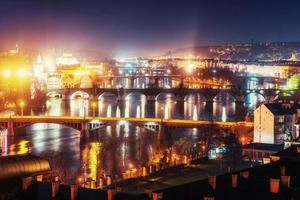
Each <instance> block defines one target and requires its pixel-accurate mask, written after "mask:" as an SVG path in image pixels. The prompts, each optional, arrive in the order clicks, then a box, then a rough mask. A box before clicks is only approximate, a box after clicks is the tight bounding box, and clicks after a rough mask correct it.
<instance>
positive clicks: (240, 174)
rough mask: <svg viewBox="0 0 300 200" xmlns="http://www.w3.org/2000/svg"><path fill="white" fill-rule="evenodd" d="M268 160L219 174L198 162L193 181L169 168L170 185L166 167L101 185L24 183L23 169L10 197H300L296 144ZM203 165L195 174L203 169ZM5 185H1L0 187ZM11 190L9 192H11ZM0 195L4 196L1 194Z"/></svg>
mask: <svg viewBox="0 0 300 200" xmlns="http://www.w3.org/2000/svg"><path fill="white" fill-rule="evenodd" d="M270 160H271V162H270V163H268V164H265V165H261V166H257V167H252V168H245V169H243V170H239V171H234V172H231V173H225V174H221V175H214V174H209V173H207V169H208V168H206V169H205V168H201V166H202V165H204V164H202V163H201V162H200V163H198V164H197V166H198V167H200V168H201V170H202V172H203V175H204V176H205V177H204V176H203V178H196V179H193V181H186V179H187V178H186V177H187V173H185V172H184V170H185V169H186V167H184V166H181V167H179V168H174V169H171V170H174V173H173V174H172V176H173V178H175V179H173V181H174V180H176V181H175V182H176V183H175V184H171V182H169V184H168V181H164V180H166V179H168V178H170V172H169V171H170V169H163V170H161V171H157V172H155V173H154V174H153V175H150V176H148V177H143V178H139V179H128V180H125V181H123V182H121V183H113V184H111V185H110V186H108V187H106V188H105V189H91V188H82V187H79V186H77V185H63V184H60V183H59V181H58V180H55V179H54V180H45V179H43V177H42V178H35V179H30V181H27V182H26V181H25V182H24V180H25V179H24V178H25V177H27V178H28V174H26V173H22V174H24V175H25V174H26V176H23V175H22V177H23V178H22V180H23V182H22V184H23V185H22V187H21V185H18V187H17V188H18V189H20V188H22V190H21V191H19V190H18V191H19V193H18V195H15V196H14V198H10V199H32V200H34V199H39V200H47V199H49V200H51V199H64V200H75V199H76V200H84V199H88V200H94V199H95V200H112V199H115V200H131V199H132V200H150V199H153V200H158V199H163V200H177V199H178V200H297V199H299V200H300V147H297V146H292V147H291V148H289V149H286V150H284V151H281V152H279V153H277V154H274V155H271V156H270ZM207 162H210V161H207ZM200 168H199V169H200ZM0 169H1V167H0ZM164 170H165V171H164ZM201 170H200V171H197V173H198V174H199V173H201ZM204 172H205V173H204ZM168 174H169V175H168ZM195 176H196V174H195ZM18 177H20V174H18ZM35 177H36V176H35ZM189 178H190V177H189ZM41 179H43V180H41ZM5 180H8V179H5ZM190 180H192V179H190ZM10 181H11V182H6V181H2V182H1V192H7V191H11V190H7V189H9V188H10V189H12V188H16V186H17V185H14V183H18V180H17V179H16V178H11V180H10ZM19 181H20V178H19ZM162 182H163V184H162ZM29 183H30V184H29ZM19 184H20V182H19ZM24 184H25V185H24ZM3 186H5V188H2V187H3ZM14 191H16V190H14ZM9 194H12V193H11V192H9ZM6 197H7V196H6ZM9 197H10V196H9ZM2 199H5V198H3V196H2Z"/></svg>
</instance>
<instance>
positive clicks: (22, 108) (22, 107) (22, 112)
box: [20, 101, 25, 116]
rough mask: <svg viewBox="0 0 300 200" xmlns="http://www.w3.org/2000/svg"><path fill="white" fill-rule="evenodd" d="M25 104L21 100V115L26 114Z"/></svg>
mask: <svg viewBox="0 0 300 200" xmlns="http://www.w3.org/2000/svg"><path fill="white" fill-rule="evenodd" d="M24 106H25V103H24V101H21V102H20V107H21V116H23V114H24Z"/></svg>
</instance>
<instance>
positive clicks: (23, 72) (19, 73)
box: [17, 69, 26, 78]
mask: <svg viewBox="0 0 300 200" xmlns="http://www.w3.org/2000/svg"><path fill="white" fill-rule="evenodd" d="M17 75H18V77H20V78H23V77H24V76H26V71H25V70H24V69H19V70H18V72H17Z"/></svg>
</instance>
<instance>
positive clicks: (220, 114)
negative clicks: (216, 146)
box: [0, 94, 261, 183]
mask: <svg viewBox="0 0 300 200" xmlns="http://www.w3.org/2000/svg"><path fill="white" fill-rule="evenodd" d="M246 100H247V101H246V104H245V105H242V106H240V108H237V107H236V104H235V102H234V99H233V97H231V96H230V95H228V94H219V95H218V96H216V98H215V101H214V102H213V103H207V102H205V99H204V98H203V97H202V96H199V95H189V96H187V97H186V98H185V101H184V102H182V103H178V102H176V99H175V97H174V95H172V94H161V95H159V96H158V98H157V100H156V101H155V102H146V100H145V97H144V96H143V95H140V94H131V95H129V96H128V98H127V99H126V100H125V101H124V102H122V103H118V101H117V99H116V97H115V96H113V95H111V94H106V95H103V96H101V98H99V101H98V102H97V106H96V107H95V108H94V109H93V108H92V106H91V105H92V103H91V102H89V101H88V100H85V99H84V98H81V97H80V96H79V97H76V98H74V99H72V100H71V101H70V102H64V101H63V100H61V99H58V98H51V99H48V101H47V104H46V105H47V106H46V109H45V110H46V111H45V113H44V114H45V115H51V116H59V115H66V114H67V115H72V116H83V115H91V116H92V115H97V116H106V117H114V116H116V117H141V118H144V117H159V118H185V119H193V120H208V119H209V120H215V121H236V120H243V118H244V116H245V114H246V113H250V112H251V110H253V106H255V105H256V104H257V103H259V102H260V101H261V98H259V97H257V96H255V95H254V96H250V95H249V96H248V97H247V99H246ZM241 116H242V117H241ZM237 117H241V118H242V119H237ZM202 134H203V130H199V129H178V130H175V131H174V132H173V133H172V135H171V137H170V138H168V140H167V141H166V143H165V144H164V146H162V145H161V144H160V141H159V140H158V137H157V133H156V132H154V131H151V130H147V129H145V128H144V127H138V126H133V125H131V124H128V123H127V122H126V121H122V122H119V123H118V124H117V125H115V126H106V127H103V128H101V129H99V130H98V131H96V132H95V133H93V136H92V137H91V138H90V139H87V140H82V139H80V137H79V132H78V131H77V130H74V129H71V128H68V127H64V126H61V125H57V124H34V125H31V126H29V127H27V128H26V129H24V130H18V131H16V134H15V136H13V137H9V136H7V134H6V132H5V131H2V132H1V133H0V147H1V150H2V155H4V156H5V155H14V154H24V153H27V152H28V151H31V152H32V153H33V154H35V155H40V156H45V157H46V158H48V159H49V160H50V162H51V164H52V168H53V169H54V171H56V173H57V174H58V175H60V176H61V177H62V179H63V181H64V182H66V183H73V182H77V181H78V180H87V179H94V180H95V179H97V178H98V177H99V176H103V175H105V174H109V175H112V176H114V175H119V174H121V173H122V172H124V171H126V170H127V169H129V168H132V167H139V166H145V165H147V164H149V163H152V162H153V161H155V160H157V158H158V157H161V152H163V151H164V150H166V149H167V147H169V146H171V145H174V144H175V143H176V141H177V142H178V140H179V139H180V138H183V137H188V138H189V140H188V142H187V143H185V145H178V147H177V153H179V152H181V153H182V152H183V151H186V150H191V149H196V148H198V147H197V145H196V142H197V141H198V140H199V139H200V138H201V137H202ZM178 148H184V149H178Z"/></svg>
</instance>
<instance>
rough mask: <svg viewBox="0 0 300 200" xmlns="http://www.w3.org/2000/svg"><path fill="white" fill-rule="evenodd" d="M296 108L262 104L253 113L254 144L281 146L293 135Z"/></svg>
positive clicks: (278, 104) (280, 104) (279, 104)
mask: <svg viewBox="0 0 300 200" xmlns="http://www.w3.org/2000/svg"><path fill="white" fill-rule="evenodd" d="M297 119H298V115H297V108H296V107H295V106H292V105H291V104H284V103H269V104H262V105H260V106H259V107H258V108H257V109H256V110H255V111H254V139H253V142H254V143H266V144H282V143H284V142H285V141H286V140H287V139H288V138H289V137H290V136H294V135H295V123H296V121H297Z"/></svg>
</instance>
